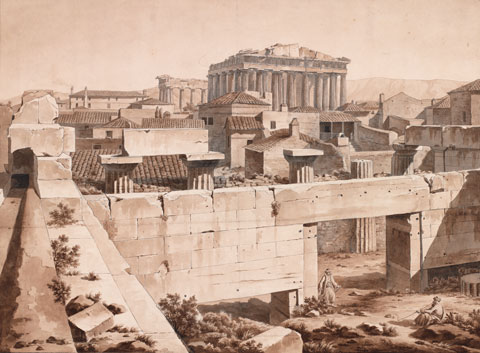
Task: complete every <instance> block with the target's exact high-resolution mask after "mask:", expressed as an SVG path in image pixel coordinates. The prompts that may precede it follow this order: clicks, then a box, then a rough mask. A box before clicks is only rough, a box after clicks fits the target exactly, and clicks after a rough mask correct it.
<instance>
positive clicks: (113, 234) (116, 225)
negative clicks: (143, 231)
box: [106, 219, 137, 240]
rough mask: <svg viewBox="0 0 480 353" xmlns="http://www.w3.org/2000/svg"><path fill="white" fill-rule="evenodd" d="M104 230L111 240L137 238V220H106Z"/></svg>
mask: <svg viewBox="0 0 480 353" xmlns="http://www.w3.org/2000/svg"><path fill="white" fill-rule="evenodd" d="M106 231H107V233H108V235H109V237H110V239H112V240H128V239H137V220H136V219H116V220H108V221H107V222H106Z"/></svg>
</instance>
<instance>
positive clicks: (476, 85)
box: [448, 79, 480, 93]
mask: <svg viewBox="0 0 480 353" xmlns="http://www.w3.org/2000/svg"><path fill="white" fill-rule="evenodd" d="M478 91H480V79H478V80H475V81H472V82H470V83H467V84H466V85H463V86H460V87H458V88H456V89H454V90H453V91H450V92H448V93H457V92H478Z"/></svg>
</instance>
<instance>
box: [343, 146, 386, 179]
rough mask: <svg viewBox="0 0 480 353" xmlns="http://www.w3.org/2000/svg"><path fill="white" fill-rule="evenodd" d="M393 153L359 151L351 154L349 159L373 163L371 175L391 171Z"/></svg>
mask: <svg viewBox="0 0 480 353" xmlns="http://www.w3.org/2000/svg"><path fill="white" fill-rule="evenodd" d="M394 153H395V151H393V150H392V151H361V152H352V154H351V155H350V159H351V160H352V161H353V160H354V159H366V160H369V161H372V162H373V174H377V173H387V174H390V173H391V171H392V156H393V154H394Z"/></svg>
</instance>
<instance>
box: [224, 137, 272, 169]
mask: <svg viewBox="0 0 480 353" xmlns="http://www.w3.org/2000/svg"><path fill="white" fill-rule="evenodd" d="M262 137H263V131H262V130H242V131H240V132H233V133H232V132H231V131H227V140H230V141H229V143H227V148H226V153H225V162H226V163H227V164H228V163H229V164H230V168H238V167H240V168H244V167H245V146H247V145H248V141H251V142H253V141H256V140H258V139H261V138H262Z"/></svg>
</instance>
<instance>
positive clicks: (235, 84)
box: [233, 70, 241, 92]
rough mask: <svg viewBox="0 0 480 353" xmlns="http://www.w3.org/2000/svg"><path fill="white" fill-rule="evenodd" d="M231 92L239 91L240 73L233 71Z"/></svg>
mask: <svg viewBox="0 0 480 353" xmlns="http://www.w3.org/2000/svg"><path fill="white" fill-rule="evenodd" d="M233 91H234V92H239V91H241V89H240V71H238V70H235V71H233Z"/></svg>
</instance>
